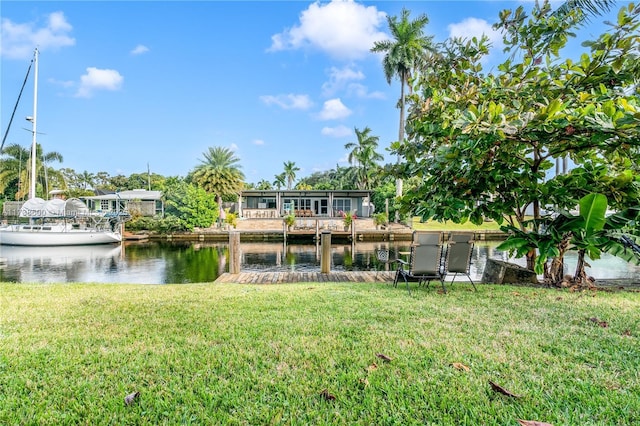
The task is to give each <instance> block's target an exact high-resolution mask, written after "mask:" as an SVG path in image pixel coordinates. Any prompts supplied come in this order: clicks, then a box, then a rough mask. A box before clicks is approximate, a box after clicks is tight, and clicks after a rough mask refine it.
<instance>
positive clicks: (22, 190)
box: [0, 144, 65, 200]
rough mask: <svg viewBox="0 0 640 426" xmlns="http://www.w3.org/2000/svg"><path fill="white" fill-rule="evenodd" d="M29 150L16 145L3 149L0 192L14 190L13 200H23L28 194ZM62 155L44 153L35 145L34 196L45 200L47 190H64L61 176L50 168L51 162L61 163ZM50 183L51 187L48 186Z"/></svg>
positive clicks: (0, 161)
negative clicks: (8, 189)
mask: <svg viewBox="0 0 640 426" xmlns="http://www.w3.org/2000/svg"><path fill="white" fill-rule="evenodd" d="M30 157H31V154H30V149H26V148H24V147H22V146H20V145H18V144H11V145H8V146H7V147H5V149H4V150H3V152H2V158H0V192H5V190H6V189H7V188H13V189H15V192H14V193H13V194H7V195H10V196H12V197H13V198H14V199H15V200H22V199H25V198H26V197H27V196H28V194H29V182H30V179H31V178H30V175H31V161H30ZM62 160H63V158H62V155H61V154H60V153H58V152H55V151H52V152H48V153H44V152H43V151H42V146H41V145H40V144H36V180H37V181H36V195H37V196H39V197H43V198H46V197H47V194H48V192H49V189H53V188H54V187H56V188H57V189H65V181H64V178H63V176H62V174H61V173H60V172H59V171H57V170H56V169H54V168H53V167H51V166H50V164H51V163H53V162H62ZM49 181H51V185H50V184H49Z"/></svg>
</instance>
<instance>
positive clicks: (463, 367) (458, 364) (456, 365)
mask: <svg viewBox="0 0 640 426" xmlns="http://www.w3.org/2000/svg"><path fill="white" fill-rule="evenodd" d="M451 366H452V367H453V368H455V369H456V370H461V371H471V369H470V368H469V367H467V366H466V365H464V364H463V363H461V362H452V363H451Z"/></svg>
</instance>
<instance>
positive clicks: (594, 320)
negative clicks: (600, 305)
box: [589, 317, 609, 328]
mask: <svg viewBox="0 0 640 426" xmlns="http://www.w3.org/2000/svg"><path fill="white" fill-rule="evenodd" d="M589 321H591V322H594V323H596V324H598V325H599V326H600V327H602V328H607V327H609V323H607V322H606V321H601V320H600V319H599V318H596V317H591V318H589Z"/></svg>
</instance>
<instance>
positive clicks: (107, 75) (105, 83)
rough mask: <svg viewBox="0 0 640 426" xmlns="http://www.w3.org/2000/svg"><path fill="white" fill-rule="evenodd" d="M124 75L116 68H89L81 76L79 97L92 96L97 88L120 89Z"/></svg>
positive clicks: (77, 94)
mask: <svg viewBox="0 0 640 426" xmlns="http://www.w3.org/2000/svg"><path fill="white" fill-rule="evenodd" d="M123 81H124V77H123V76H122V75H120V73H119V72H118V71H116V70H109V69H98V68H94V67H89V68H87V73H86V74H85V75H83V76H81V77H80V87H79V88H78V91H77V93H76V96H77V97H80V98H90V97H91V96H92V95H93V93H94V92H95V91H97V90H111V91H113V90H119V89H120V88H121V87H122V82H123Z"/></svg>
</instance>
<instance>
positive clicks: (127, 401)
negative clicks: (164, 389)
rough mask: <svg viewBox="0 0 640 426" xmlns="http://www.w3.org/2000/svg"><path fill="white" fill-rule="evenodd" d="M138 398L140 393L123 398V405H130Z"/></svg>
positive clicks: (133, 393)
mask: <svg viewBox="0 0 640 426" xmlns="http://www.w3.org/2000/svg"><path fill="white" fill-rule="evenodd" d="M138 398H140V392H132V393H130V394H129V395H127V396H125V397H124V403H125V405H131V404H133V403H134V402H135V401H136V399H138Z"/></svg>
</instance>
